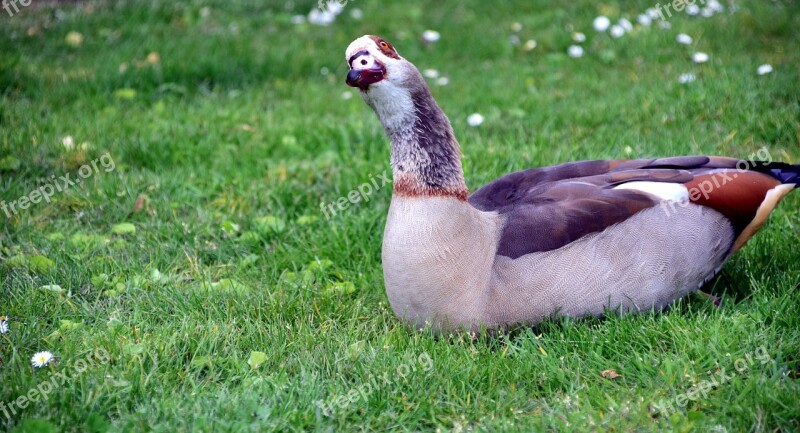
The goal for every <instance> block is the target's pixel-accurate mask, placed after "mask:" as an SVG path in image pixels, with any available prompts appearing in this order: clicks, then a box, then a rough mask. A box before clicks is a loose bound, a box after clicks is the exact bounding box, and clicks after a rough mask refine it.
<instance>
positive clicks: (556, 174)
mask: <svg viewBox="0 0 800 433" xmlns="http://www.w3.org/2000/svg"><path fill="white" fill-rule="evenodd" d="M345 61H346V62H347V66H348V68H349V70H348V72H347V77H346V79H345V82H346V84H347V85H349V86H351V87H354V88H357V89H358V91H359V93H360V95H361V97H362V99H363V100H364V101H365V102H366V104H367V105H368V106H369V107H370V108H372V110H373V111H374V112H375V114H376V115H377V117H378V119H379V121H380V122H381V124H382V125H383V129H384V132H385V134H386V136H387V137H388V139H389V141H390V142H391V168H392V177H393V179H392V183H393V185H392V197H391V202H390V205H389V211H388V216H387V219H386V225H385V228H384V235H383V244H382V250H381V260H382V266H383V274H384V283H385V286H386V292H387V296H388V299H389V303H390V305H391V307H392V310H393V311H394V313H395V315H396V316H397V317H398V318H399V319H400V320H401V321H402V322H403V323H406V324H407V325H409V326H411V327H413V328H415V329H417V330H422V329H425V328H430V329H432V330H433V332H435V333H441V332H446V331H453V330H457V329H462V330H466V331H469V332H480V331H481V330H490V331H496V330H505V329H508V328H509V327H511V326H515V325H530V326H535V325H536V324H539V323H540V322H542V321H543V320H547V319H549V318H557V317H562V316H567V317H572V318H575V319H580V318H584V317H590V316H594V317H603V316H605V315H607V314H608V313H609V312H610V311H617V312H619V313H620V314H624V313H644V312H650V311H660V310H663V309H664V308H666V307H668V306H669V305H670V304H672V303H673V302H674V301H675V300H676V299H678V298H681V297H683V296H686V295H688V294H691V293H693V292H695V291H697V290H699V289H700V288H702V286H703V285H704V284H705V283H706V282H708V281H709V280H711V279H712V278H713V277H714V276H715V275H717V274H718V273H719V272H720V270H721V268H722V266H723V264H724V263H725V262H726V261H727V260H728V259H729V258H730V257H731V256H732V255H733V254H734V253H735V252H737V251H738V250H740V249H741V248H742V246H744V244H745V243H746V242H747V241H748V240H749V239H750V238H751V237H752V236H753V235H754V234H755V233H756V232H757V231H758V230H759V229H760V228H761V226H762V225H763V224H764V223H765V221H766V220H767V218H768V216H769V214H770V213H771V212H772V211H773V209H775V207H776V205H777V204H778V202H779V201H780V200H781V199H782V198H784V197H785V196H786V195H787V194H788V193H789V192H790V191H791V190H793V189H794V188H795V187H797V184H798V182H800V165H791V164H788V163H782V162H773V161H772V160H771V158H769V160H767V161H764V160H748V159H738V158H730V157H720V156H673V157H664V158H652V159H628V160H591V161H576V162H566V163H562V164H559V165H554V166H549V167H541V168H530V169H527V170H522V171H518V172H514V173H510V174H507V175H504V176H502V177H500V178H497V179H495V180H494V181H491V182H489V183H488V184H486V185H484V186H483V187H481V188H479V189H478V190H476V191H475V192H473V193H472V194H470V193H469V191H468V189H467V186H466V183H465V180H464V171H463V168H462V165H461V151H460V147H459V143H458V141H457V140H456V137H455V135H454V133H453V128H452V127H451V125H450V121H449V120H448V118H447V116H446V115H445V114H444V112H443V111H442V109H441V108H440V107H439V105H438V104H437V103H436V101H435V100H434V98H433V96H432V94H431V91H430V89H429V88H428V86H427V84H426V83H425V80H424V79H423V77H422V75H421V74H420V72H419V70H418V69H417V68H416V66H414V65H413V64H412V63H411V62H409V61H408V60H406V59H405V58H403V57H401V56H400V54H398V51H397V50H396V49H395V47H394V46H393V45H392V44H391V43H389V42H388V41H387V40H386V39H384V38H381V37H379V36H374V35H365V36H362V37H359V38H357V39H355V40H354V41H353V42H352V43H351V44H350V45H349V46H348V47H347V50H346V52H345ZM767 155H768V152H767Z"/></svg>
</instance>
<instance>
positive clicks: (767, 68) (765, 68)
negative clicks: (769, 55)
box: [758, 63, 772, 75]
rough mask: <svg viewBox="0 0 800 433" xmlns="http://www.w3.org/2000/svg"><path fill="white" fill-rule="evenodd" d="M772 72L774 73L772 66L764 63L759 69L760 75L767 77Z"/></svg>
mask: <svg viewBox="0 0 800 433" xmlns="http://www.w3.org/2000/svg"><path fill="white" fill-rule="evenodd" d="M770 72H772V65H770V64H769V63H764V64H763V65H761V66H759V67H758V75H767V74H769V73H770Z"/></svg>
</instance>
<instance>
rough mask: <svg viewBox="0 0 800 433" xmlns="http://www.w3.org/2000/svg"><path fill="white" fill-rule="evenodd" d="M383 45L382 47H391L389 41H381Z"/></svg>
mask: <svg viewBox="0 0 800 433" xmlns="http://www.w3.org/2000/svg"><path fill="white" fill-rule="evenodd" d="M381 47H382V48H389V44H387V43H386V42H384V41H381Z"/></svg>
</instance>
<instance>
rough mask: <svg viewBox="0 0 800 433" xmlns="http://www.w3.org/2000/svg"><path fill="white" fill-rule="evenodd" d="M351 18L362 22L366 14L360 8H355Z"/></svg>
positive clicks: (351, 12)
mask: <svg viewBox="0 0 800 433" xmlns="http://www.w3.org/2000/svg"><path fill="white" fill-rule="evenodd" d="M350 16H351V17H353V19H354V20H360V19H361V18H363V17H364V12H363V11H362V10H361V9H359V8H355V9H353V10H351V11H350Z"/></svg>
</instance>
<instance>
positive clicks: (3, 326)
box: [0, 316, 8, 334]
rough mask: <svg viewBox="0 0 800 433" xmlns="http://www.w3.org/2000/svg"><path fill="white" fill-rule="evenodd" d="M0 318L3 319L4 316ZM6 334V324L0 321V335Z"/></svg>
mask: <svg viewBox="0 0 800 433" xmlns="http://www.w3.org/2000/svg"><path fill="white" fill-rule="evenodd" d="M0 317H5V316H0ZM6 333H8V322H6V321H5V320H0V334H6Z"/></svg>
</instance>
